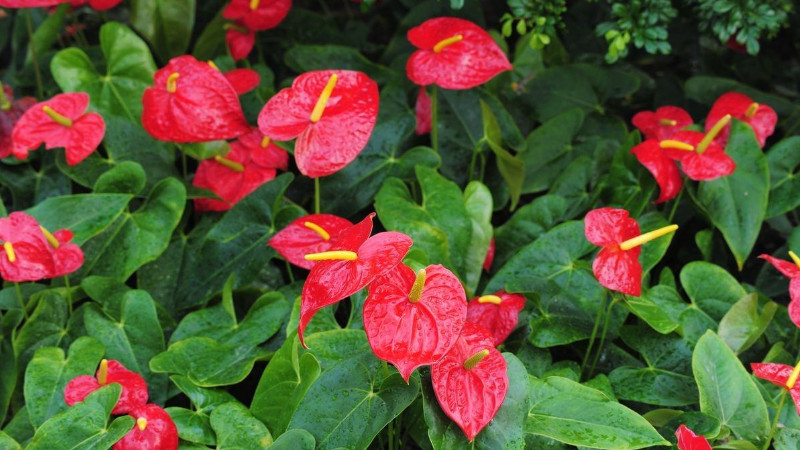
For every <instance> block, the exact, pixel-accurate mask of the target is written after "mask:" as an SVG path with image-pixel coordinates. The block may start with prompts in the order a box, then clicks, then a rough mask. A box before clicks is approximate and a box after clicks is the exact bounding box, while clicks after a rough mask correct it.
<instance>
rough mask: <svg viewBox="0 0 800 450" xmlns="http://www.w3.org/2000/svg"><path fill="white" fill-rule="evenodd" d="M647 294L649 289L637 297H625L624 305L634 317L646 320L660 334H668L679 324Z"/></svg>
mask: <svg viewBox="0 0 800 450" xmlns="http://www.w3.org/2000/svg"><path fill="white" fill-rule="evenodd" d="M656 287H658V286H656ZM649 294H650V291H646V292H644V293H642V295H641V296H639V297H627V298H626V299H625V306H627V307H628V309H629V310H630V311H631V312H632V313H633V314H634V315H635V316H636V317H638V318H640V319H642V320H644V321H645V322H647V324H648V325H650V327H651V328H652V329H654V330H656V331H658V332H659V333H661V334H668V333H670V332H671V331H674V330H675V329H676V328H678V326H679V325H680V324H679V323H678V322H676V321H675V320H673V319H672V316H670V314H669V313H668V312H667V311H664V310H663V309H661V307H660V306H659V304H658V303H657V302H655V301H653V300H652V299H651V298H650V296H649Z"/></svg>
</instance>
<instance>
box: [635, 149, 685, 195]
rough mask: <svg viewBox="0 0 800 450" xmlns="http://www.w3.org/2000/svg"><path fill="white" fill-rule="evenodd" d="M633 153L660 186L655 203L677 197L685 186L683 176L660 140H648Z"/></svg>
mask: <svg viewBox="0 0 800 450" xmlns="http://www.w3.org/2000/svg"><path fill="white" fill-rule="evenodd" d="M631 153H633V154H634V155H636V159H638V160H639V162H640V163H641V164H642V165H643V166H645V167H646V168H647V170H649V171H650V173H651V174H653V177H654V178H655V179H656V182H657V183H658V188H659V195H658V198H657V199H656V201H655V203H663V202H665V201H667V200H672V199H673V198H675V197H677V196H678V194H679V193H680V192H681V188H683V177H682V176H681V171H680V169H678V164H676V163H675V161H673V160H672V159H671V158H669V157H668V156H667V155H666V154H665V153H664V151H663V150H662V149H661V147H660V146H659V143H658V141H655V140H652V139H650V140H647V141H644V142H642V143H641V144H639V145H637V146H635V147H633V149H631Z"/></svg>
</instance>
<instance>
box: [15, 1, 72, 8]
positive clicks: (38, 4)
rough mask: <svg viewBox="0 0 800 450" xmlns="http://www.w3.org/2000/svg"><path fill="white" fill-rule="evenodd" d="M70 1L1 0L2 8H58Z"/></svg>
mask: <svg viewBox="0 0 800 450" xmlns="http://www.w3.org/2000/svg"><path fill="white" fill-rule="evenodd" d="M68 1H69V0H0V8H42V7H49V6H57V5H60V4H61V3H67V2H68Z"/></svg>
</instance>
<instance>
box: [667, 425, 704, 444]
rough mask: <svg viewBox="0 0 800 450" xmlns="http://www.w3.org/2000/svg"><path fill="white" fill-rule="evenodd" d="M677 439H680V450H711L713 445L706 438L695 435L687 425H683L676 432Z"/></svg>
mask: <svg viewBox="0 0 800 450" xmlns="http://www.w3.org/2000/svg"><path fill="white" fill-rule="evenodd" d="M675 437H677V438H678V449H679V450H711V444H709V443H708V441H707V440H706V438H705V437H703V436H698V435H696V434H694V431H692V430H690V429H689V427H687V426H686V425H683V424H681V426H679V427H678V429H677V430H675Z"/></svg>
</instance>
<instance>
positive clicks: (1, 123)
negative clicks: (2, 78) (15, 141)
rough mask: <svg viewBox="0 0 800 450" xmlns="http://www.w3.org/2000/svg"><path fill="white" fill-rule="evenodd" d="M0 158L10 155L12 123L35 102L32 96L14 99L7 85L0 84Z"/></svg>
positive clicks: (14, 123)
mask: <svg viewBox="0 0 800 450" xmlns="http://www.w3.org/2000/svg"><path fill="white" fill-rule="evenodd" d="M0 87H2V88H0V158H7V157H8V156H9V155H11V149H12V148H13V146H12V140H11V133H12V131H13V130H14V125H16V123H17V121H18V120H19V118H20V117H22V114H24V113H25V111H27V110H28V108H30V107H31V106H33V105H34V104H36V99H35V98H33V97H22V98H21V99H19V100H16V101H15V100H14V93H13V91H12V90H11V88H10V87H8V86H2V84H0Z"/></svg>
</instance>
